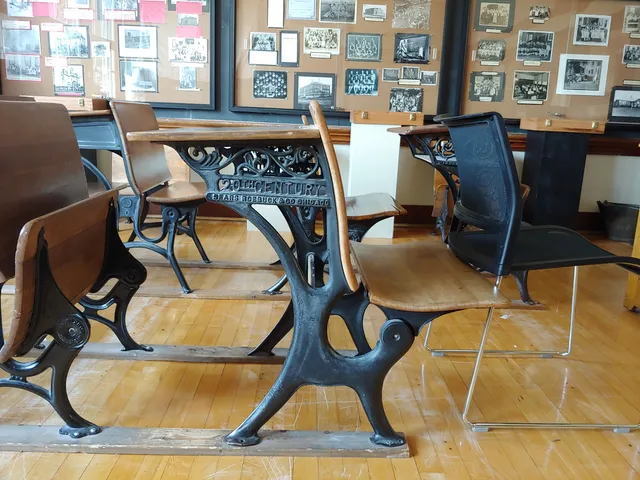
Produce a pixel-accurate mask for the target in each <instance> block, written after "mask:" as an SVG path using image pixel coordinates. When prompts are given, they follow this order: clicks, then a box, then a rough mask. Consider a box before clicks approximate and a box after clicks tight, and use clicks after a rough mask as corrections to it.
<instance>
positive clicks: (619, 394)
mask: <svg viewBox="0 0 640 480" xmlns="http://www.w3.org/2000/svg"><path fill="white" fill-rule="evenodd" d="M200 231H201V236H202V238H203V240H204V243H205V247H206V249H207V251H208V253H209V255H210V256H211V258H212V259H218V260H233V261H268V260H273V259H274V258H275V255H274V253H273V252H272V251H271V249H270V248H269V246H268V244H267V243H266V241H265V240H264V239H262V238H261V237H260V234H258V233H249V234H247V233H246V229H245V226H244V224H242V223H237V222H201V224H200ZM123 234H124V233H123ZM397 235H398V238H397V239H396V241H411V240H415V239H417V238H432V240H433V241H438V240H437V237H428V235H427V232H426V231H425V230H420V229H398V232H397ZM178 243H179V244H180V246H179V252H178V254H179V256H180V257H182V258H191V259H197V258H198V257H197V252H196V250H195V248H194V247H193V246H192V244H191V243H190V242H189V240H188V239H187V238H185V237H180V238H179V242H178ZM600 243H601V244H602V245H604V246H605V247H606V248H609V249H611V250H614V251H616V252H619V253H623V252H629V251H630V247H629V246H627V245H621V244H615V243H611V242H605V241H603V242H600ZM141 255H145V256H146V255H151V254H147V253H144V252H143V253H142V254H141ZM186 275H187V278H188V279H189V281H191V282H192V285H193V287H195V288H202V287H204V286H214V285H218V286H220V285H225V284H229V285H235V286H240V287H246V288H248V289H255V288H264V286H265V284H268V283H269V282H270V281H271V280H274V279H275V278H277V276H278V274H277V272H271V271H268V272H265V271H262V272H251V271H238V270H235V271H234V270H231V271H219V270H196V269H190V270H189V271H187V272H186ZM626 278H627V277H626V274H625V272H624V271H623V270H621V269H619V268H616V267H588V268H583V269H581V273H580V289H579V304H578V317H577V321H578V325H577V330H576V336H575V345H574V353H573V354H572V355H571V357H570V358H569V359H552V360H548V359H539V358H530V359H504V358H502V359H499V358H489V359H486V360H485V362H484V367H485V368H484V369H483V372H482V374H481V377H480V381H479V384H478V388H477V397H476V405H475V406H474V408H473V410H472V418H478V419H480V418H485V419H487V420H494V419H498V420H499V419H510V420H511V419H513V420H533V421H556V420H564V419H569V420H573V421H614V422H618V421H620V422H623V421H624V422H637V421H638V420H639V419H640V378H639V377H640V376H639V375H638V371H639V369H640V347H639V346H638V345H640V316H639V315H637V314H632V313H629V312H628V311H626V310H625V309H624V308H623V307H622V301H623V296H624V285H625V281H626ZM149 281H150V282H157V283H158V284H163V285H167V284H169V285H174V283H173V282H175V278H173V275H172V273H171V270H170V269H167V268H152V269H150V280H149ZM530 283H531V292H532V294H533V295H534V297H535V298H537V299H539V300H541V301H543V302H545V303H546V304H547V305H548V306H549V307H550V309H549V311H546V312H526V313H525V312H514V311H502V312H500V316H501V317H500V318H499V319H498V320H497V321H496V322H495V323H494V327H495V328H494V329H493V334H492V335H491V342H490V343H491V345H490V347H491V348H540V349H542V348H544V349H548V348H554V349H556V348H561V347H562V345H563V344H564V342H565V339H566V326H567V322H568V315H569V305H570V294H571V270H570V269H562V270H556V271H549V272H535V273H533V274H532V275H531V282H530ZM505 284H506V287H505V288H507V289H508V290H509V291H510V292H511V293H513V292H514V291H515V286H514V284H513V282H512V281H511V280H506V281H505ZM12 302H13V297H12V296H9V295H5V296H4V297H3V298H2V311H3V317H4V318H5V322H6V321H8V318H9V314H10V310H11V307H12ZM285 306H286V304H285V303H283V302H269V301H229V300H225V301H213V300H188V299H154V298H138V299H134V301H133V303H132V305H131V308H130V310H129V318H130V325H131V330H132V332H133V335H134V337H135V338H136V339H138V340H139V341H143V342H146V343H163V342H165V343H176V344H179V343H184V344H198V345H255V344H256V343H257V342H258V341H259V340H260V339H261V338H262V337H263V335H265V334H266V333H267V332H268V330H269V328H270V326H271V325H273V324H274V323H275V322H276V321H277V319H278V318H279V316H280V314H281V313H282V311H283V310H284V308H285ZM483 319H484V312H482V311H467V312H462V313H458V314H454V315H450V316H447V317H442V318H440V319H438V320H436V322H435V323H434V327H433V334H432V344H433V345H434V346H449V347H451V346H454V347H455V346H457V347H460V348H465V347H466V348H469V347H474V346H476V345H477V343H478V340H479V336H480V331H481V326H482V322H483ZM382 320H383V317H382V315H381V313H380V312H379V311H377V310H376V309H375V308H370V309H369V311H368V312H367V318H366V329H367V334H368V335H369V336H370V339H371V341H375V338H376V335H377V332H378V331H379V328H380V326H381V324H382ZM423 338H424V337H423V335H421V336H420V337H419V338H418V339H416V343H415V344H414V346H413V347H412V348H411V350H410V351H409V353H408V354H407V355H406V356H405V357H404V358H403V359H402V361H400V362H399V363H398V364H397V365H396V366H395V367H394V368H393V369H392V371H391V372H390V374H389V376H388V377H387V381H386V384H385V389H384V394H385V407H386V409H387V413H388V415H389V417H390V420H391V422H392V424H393V425H394V427H395V428H396V429H397V430H399V431H404V432H406V433H407V435H408V439H409V444H410V447H411V450H412V453H413V457H412V458H410V459H394V460H386V459H374V460H366V459H315V458H256V457H247V458H243V457H220V458H217V457H200V458H197V457H157V456H146V457H145V456H114V455H94V456H92V455H66V454H64V455H63V454H26V453H25V454H14V453H4V454H0V479H2V480H9V479H37V480H48V479H56V480H73V479H82V480H89V479H91V480H100V479H108V480H116V479H134V480H144V479H153V480H168V479H190V480H199V479H216V480H219V479H225V480H231V479H265V480H266V479H273V480H275V479H290V478H295V479H303V480H312V479H328V478H341V479H354V480H355V479H362V480H366V479H371V480H378V479H393V478H395V479H398V480H413V479H422V480H441V479H491V478H496V479H508V480H511V479H542V478H545V479H556V478H557V479H563V478H571V479H579V480H587V479H633V478H640V433H638V432H636V433H631V434H614V433H612V432H598V431H574V432H571V431H563V432H560V431H525V430H522V431H504V430H502V431H493V432H489V433H473V432H471V431H470V430H469V429H468V428H466V427H465V426H464V425H463V423H462V421H461V418H460V414H459V413H458V412H459V411H460V409H461V407H462V404H463V402H464V397H465V394H466V389H467V385H468V381H469V378H470V375H471V369H472V365H473V360H472V359H471V358H448V357H444V358H434V357H431V356H429V355H427V354H426V352H425V351H424V349H423V347H422V340H423ZM330 339H331V342H332V343H333V344H334V346H335V348H351V347H352V345H351V344H350V341H349V340H348V335H347V332H346V329H345V328H344V327H343V326H342V324H341V323H340V321H339V319H335V321H334V320H332V321H331V325H330ZM92 340H93V341H97V340H101V341H114V338H113V336H112V335H110V334H109V333H108V332H107V331H106V330H105V328H103V327H101V326H99V325H96V324H94V325H93V330H92ZM285 343H286V341H285V342H283V344H285ZM278 371H279V366H273V365H271V366H260V365H206V364H193V365H188V364H179V363H152V362H132V361H120V362H117V361H96V360H77V361H76V362H75V363H74V367H73V369H72V372H71V375H70V377H69V389H70V391H71V400H72V403H73V404H74V405H75V406H76V408H77V409H78V410H79V411H80V412H81V414H82V415H84V416H85V417H86V418H88V419H91V420H93V421H95V422H96V423H98V424H100V425H122V426H149V427H151V426H163V427H194V428H196V427H198V428H231V427H235V426H237V425H238V424H239V423H240V422H241V421H242V420H243V419H244V418H245V417H246V416H247V415H248V414H249V413H250V411H251V410H252V409H253V407H254V405H255V404H256V403H257V402H258V401H259V400H260V399H261V398H262V397H263V396H264V394H265V393H266V392H267V390H268V389H269V387H270V386H271V384H272V383H273V381H274V379H275V378H276V376H277V374H278ZM46 381H47V378H44V379H43V380H42V383H43V384H44V383H45V382H46ZM0 417H1V418H0V425H3V424H16V423H25V424H48V425H59V424H60V420H59V418H58V417H57V416H56V414H55V413H53V411H52V409H51V408H50V407H49V406H48V405H47V404H46V403H45V402H44V401H42V400H40V399H39V398H37V397H36V396H34V395H30V394H28V393H24V392H20V391H18V390H13V389H3V390H0ZM267 427H268V428H277V429H280V428H282V429H321V430H325V429H326V430H332V429H336V430H337V429H342V430H353V429H363V430H369V429H370V426H369V423H368V421H367V419H366V416H365V415H364V412H363V410H362V408H361V406H360V404H359V403H358V401H357V399H356V395H355V393H353V392H352V391H350V390H348V389H346V388H312V387H305V388H303V389H301V390H300V391H299V392H298V393H297V394H296V396H295V397H294V398H293V399H292V400H291V401H290V402H289V403H288V404H287V405H286V407H285V408H284V409H283V410H282V411H281V412H280V413H279V414H278V415H276V416H275V417H274V418H273V419H272V421H271V422H269V424H268V425H267Z"/></svg>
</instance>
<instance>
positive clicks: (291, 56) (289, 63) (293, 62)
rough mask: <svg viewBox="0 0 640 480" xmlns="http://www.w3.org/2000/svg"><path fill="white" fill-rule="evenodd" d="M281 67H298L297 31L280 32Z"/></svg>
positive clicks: (298, 46) (298, 37)
mask: <svg viewBox="0 0 640 480" xmlns="http://www.w3.org/2000/svg"><path fill="white" fill-rule="evenodd" d="M279 65H280V66H281V67H297V66H299V65H300V33H299V32H298V31H297V30H280V63H279Z"/></svg>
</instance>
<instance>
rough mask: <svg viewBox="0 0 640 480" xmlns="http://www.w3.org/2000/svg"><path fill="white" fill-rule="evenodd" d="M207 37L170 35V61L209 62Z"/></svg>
mask: <svg viewBox="0 0 640 480" xmlns="http://www.w3.org/2000/svg"><path fill="white" fill-rule="evenodd" d="M207 58H208V56H207V39H206V38H182V37H169V61H170V62H177V63H207Z"/></svg>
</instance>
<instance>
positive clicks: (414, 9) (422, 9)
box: [391, 0, 431, 30]
mask: <svg viewBox="0 0 640 480" xmlns="http://www.w3.org/2000/svg"><path fill="white" fill-rule="evenodd" d="M430 17H431V0H395V2H394V5H393V20H392V21H391V28H411V29H414V30H428V29H429V21H430Z"/></svg>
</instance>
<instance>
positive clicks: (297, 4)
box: [287, 0, 316, 20]
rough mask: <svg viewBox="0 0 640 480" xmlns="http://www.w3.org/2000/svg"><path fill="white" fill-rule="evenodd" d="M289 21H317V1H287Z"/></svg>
mask: <svg viewBox="0 0 640 480" xmlns="http://www.w3.org/2000/svg"><path fill="white" fill-rule="evenodd" d="M287 18H288V19H289V20H315V19H316V0H287Z"/></svg>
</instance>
